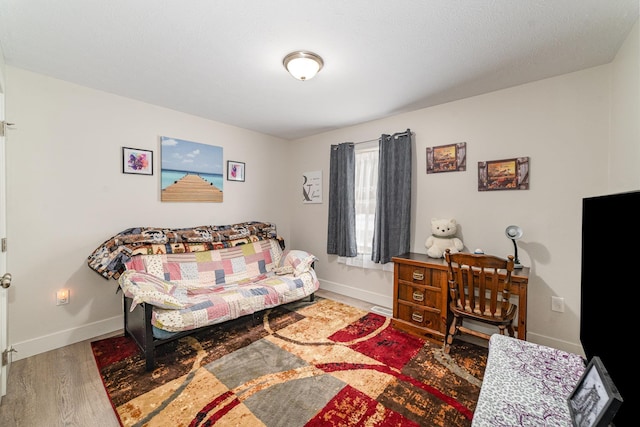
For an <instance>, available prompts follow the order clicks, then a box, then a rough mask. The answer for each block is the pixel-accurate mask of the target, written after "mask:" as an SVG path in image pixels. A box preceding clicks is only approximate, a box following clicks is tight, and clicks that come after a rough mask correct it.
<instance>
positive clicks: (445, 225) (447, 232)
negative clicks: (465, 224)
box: [431, 218, 458, 237]
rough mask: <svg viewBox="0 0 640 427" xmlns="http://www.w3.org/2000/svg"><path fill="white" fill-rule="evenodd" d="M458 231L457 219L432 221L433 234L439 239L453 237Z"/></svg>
mask: <svg viewBox="0 0 640 427" xmlns="http://www.w3.org/2000/svg"><path fill="white" fill-rule="evenodd" d="M456 231H458V224H457V222H456V220H455V219H435V218H434V219H432V220H431V234H433V235H434V236H437V237H447V236H453V235H455V234H456Z"/></svg>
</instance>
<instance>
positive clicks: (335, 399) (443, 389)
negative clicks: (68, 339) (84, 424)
mask: <svg viewBox="0 0 640 427" xmlns="http://www.w3.org/2000/svg"><path fill="white" fill-rule="evenodd" d="M91 345H92V349H93V353H94V356H95V358H96V362H97V365H98V369H99V370H100V374H101V376H102V379H103V382H104V385H105V388H106V390H107V394H108V395H109V398H110V399H111V402H112V404H113V407H114V409H115V411H116V413H117V415H118V417H119V419H120V422H121V424H122V425H123V426H136V425H139V426H142V425H144V426H194V427H195V426H210V425H219V426H269V427H272V426H283V427H296V426H442V427H451V426H469V425H471V418H472V416H473V410H474V408H475V404H476V400H477V398H478V394H479V392H480V384H481V380H482V375H483V372H484V367H485V364H486V359H487V350H486V349H485V348H482V347H478V346H474V345H471V344H465V343H461V342H460V341H458V344H454V346H453V347H452V350H451V354H450V355H445V354H444V353H443V351H442V349H441V347H440V346H438V345H435V344H432V343H430V342H427V341H424V340H421V339H419V338H416V337H413V336H411V335H408V334H405V333H404V332H402V331H398V330H396V329H394V328H393V327H391V325H390V322H389V319H388V318H386V317H383V316H380V315H377V314H374V313H368V312H366V311H362V310H360V309H357V308H353V307H350V306H347V305H344V304H341V303H338V302H335V301H331V300H328V299H322V298H317V299H316V301H315V302H314V303H310V302H297V303H292V304H288V305H286V306H283V307H278V308H276V309H273V310H271V311H268V312H265V313H261V314H260V315H256V316H254V317H251V316H248V317H245V318H242V319H237V320H235V321H232V322H227V323H225V324H223V325H219V326H218V327H213V328H209V329H208V330H204V331H200V332H198V333H196V334H193V335H191V336H189V337H186V338H182V339H180V340H176V341H174V342H171V343H167V344H165V345H163V346H161V347H159V348H158V349H157V350H156V369H155V370H154V371H152V372H145V370H144V359H143V358H142V353H141V352H140V351H139V349H138V348H137V346H136V345H135V343H133V341H132V340H130V339H129V338H126V337H114V338H108V339H105V340H100V341H96V342H93V343H92V344H91Z"/></svg>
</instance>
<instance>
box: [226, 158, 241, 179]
mask: <svg viewBox="0 0 640 427" xmlns="http://www.w3.org/2000/svg"><path fill="white" fill-rule="evenodd" d="M227 181H242V182H244V163H242V162H234V161H233V160H227Z"/></svg>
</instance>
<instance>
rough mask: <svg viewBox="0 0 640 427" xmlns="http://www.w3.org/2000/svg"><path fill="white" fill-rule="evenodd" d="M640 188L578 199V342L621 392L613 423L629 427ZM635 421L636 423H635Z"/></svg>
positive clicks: (636, 307) (636, 289) (635, 311)
mask: <svg viewBox="0 0 640 427" xmlns="http://www.w3.org/2000/svg"><path fill="white" fill-rule="evenodd" d="M639 205H640V191H632V192H626V193H617V194H607V195H603V196H596V197H586V198H584V199H583V200H582V267H581V296H580V342H581V344H582V347H583V349H584V352H585V356H586V357H587V361H589V360H591V358H592V357H593V356H598V357H599V358H600V359H601V360H602V363H603V364H604V366H605V369H606V370H607V371H608V372H609V375H610V376H611V379H612V380H613V383H614V385H615V386H616V387H617V389H618V391H619V392H620V394H621V395H622V399H623V403H622V406H621V407H620V409H618V412H617V414H616V416H615V417H614V419H613V422H614V424H615V426H616V427H624V426H631V425H634V423H637V422H638V421H637V419H638V418H637V415H636V416H635V419H636V421H635V422H634V423H632V422H631V420H632V418H631V411H632V409H633V406H634V403H633V401H632V400H631V396H632V394H631V393H632V391H631V390H632V389H631V387H632V384H631V382H632V381H634V382H635V378H637V377H638V375H637V373H636V372H635V364H634V363H632V359H637V357H634V350H633V349H634V348H635V345H634V344H635V343H636V340H637V338H638V334H636V333H635V332H636V331H637V330H638V329H637V328H636V324H637V323H638V322H639V321H640V316H639V317H635V318H631V314H632V313H639V314H640V309H638V306H637V303H636V301H637V300H638V296H637V294H638V290H640V283H639V282H640V275H638V265H637V263H638V257H637V256H636V254H638V245H640V215H638V208H637V207H638V206H639ZM636 425H637V424H636Z"/></svg>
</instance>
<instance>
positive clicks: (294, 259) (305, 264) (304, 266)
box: [281, 250, 318, 277]
mask: <svg viewBox="0 0 640 427" xmlns="http://www.w3.org/2000/svg"><path fill="white" fill-rule="evenodd" d="M317 260H318V258H316V256H315V255H312V254H310V253H309V252H305V251H300V250H290V251H289V252H287V254H286V255H285V256H284V257H283V259H282V265H281V267H293V275H294V276H296V277H298V276H300V275H301V274H303V273H306V272H307V271H309V269H310V268H311V264H313V263H314V262H315V261H317Z"/></svg>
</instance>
